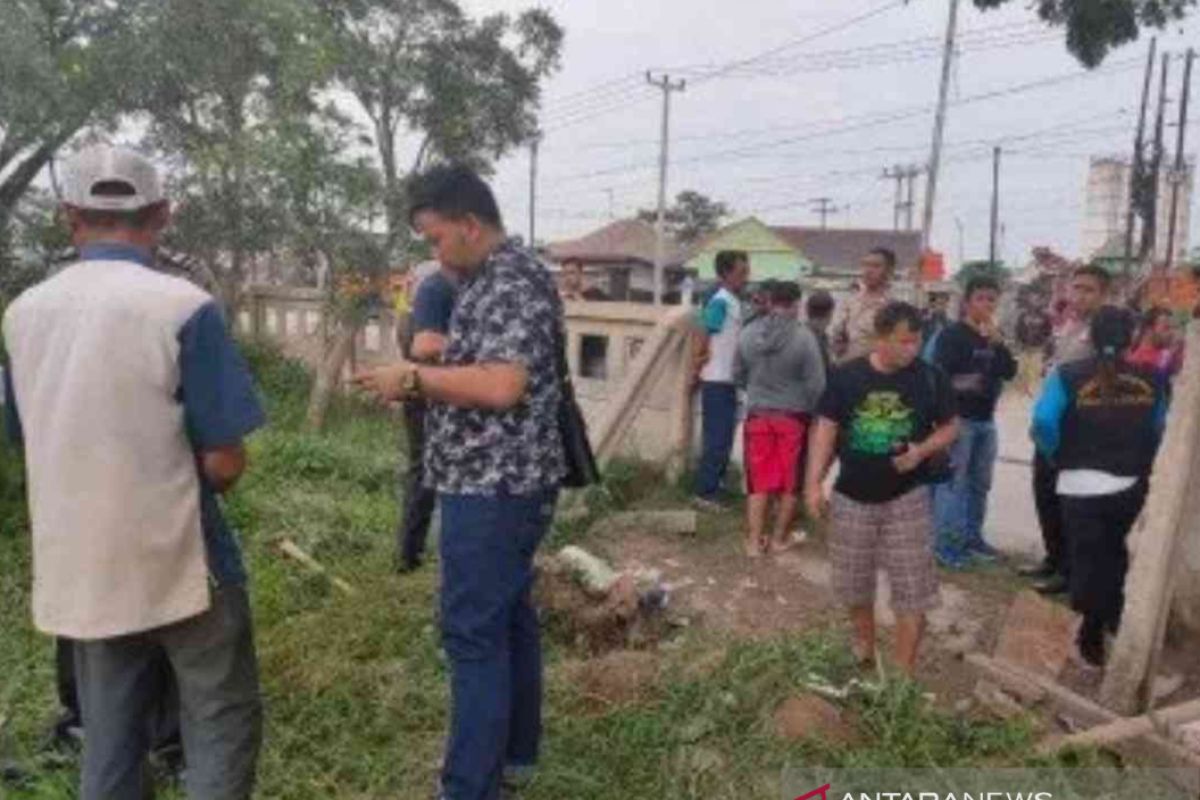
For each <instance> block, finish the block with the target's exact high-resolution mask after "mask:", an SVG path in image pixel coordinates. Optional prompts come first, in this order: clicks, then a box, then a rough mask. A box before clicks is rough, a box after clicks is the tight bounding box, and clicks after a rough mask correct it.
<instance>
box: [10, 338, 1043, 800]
mask: <svg viewBox="0 0 1200 800" xmlns="http://www.w3.org/2000/svg"><path fill="white" fill-rule="evenodd" d="M248 355H249V357H250V361H251V363H252V365H253V367H254V369H255V372H256V375H257V377H258V380H259V382H260V385H261V386H262V389H263V392H264V394H265V396H266V398H267V401H268V407H269V414H270V418H271V420H272V422H271V425H270V427H269V428H267V429H266V430H264V431H262V432H261V433H259V434H257V435H256V436H255V437H254V438H253V440H252V441H251V443H250V449H251V463H252V465H251V469H250V471H249V472H248V474H247V476H246V478H245V480H244V481H243V483H242V484H241V485H240V486H239V488H238V489H237V491H236V492H235V494H234V495H233V496H232V497H231V498H230V499H229V503H228V510H229V516H230V518H231V520H232V521H233V523H234V524H235V526H236V527H237V528H238V530H239V531H240V532H241V536H242V542H243V546H244V550H245V553H246V557H247V561H248V566H249V570H250V573H251V575H252V585H251V592H252V598H253V603H254V610H255V621H256V626H257V641H258V649H259V655H260V660H261V669H262V675H263V683H264V690H265V694H266V706H267V719H268V724H267V733H266V744H265V749H264V752H263V756H262V760H261V764H260V770H259V774H260V784H259V786H260V789H259V796H260V797H264V798H285V799H286V800H307V799H308V798H312V799H313V800H316V799H317V798H322V799H324V798H355V799H356V800H359V799H364V798H384V797H387V798H396V797H400V798H416V799H418V800H419V799H420V798H424V797H426V796H428V795H429V793H430V791H431V788H432V785H433V776H434V773H435V770H436V767H437V764H438V761H439V758H440V755H441V748H442V740H443V736H444V726H445V715H446V708H447V703H448V697H447V689H446V667H445V662H444V660H443V657H442V655H441V652H440V649H439V646H438V639H437V633H436V629H435V623H434V615H433V603H434V599H435V575H434V570H433V569H426V570H425V571H423V572H420V573H417V574H415V575H408V576H397V575H395V574H394V573H393V572H392V569H391V554H392V539H391V537H392V531H393V528H394V525H395V520H396V513H397V505H396V498H395V496H394V486H395V472H396V463H395V462H396V454H397V452H398V428H397V421H396V419H395V418H393V417H392V416H391V415H389V414H387V413H384V412H381V411H379V410H376V409H372V408H368V407H366V406H363V405H360V404H358V403H356V402H355V401H353V400H352V399H347V398H340V399H338V400H337V401H335V403H334V404H333V407H332V408H331V410H330V416H329V421H328V426H327V429H326V430H325V431H324V432H323V433H321V434H312V433H307V432H304V431H302V430H301V425H300V422H301V420H302V418H303V412H304V403H305V398H306V393H307V389H308V376H307V375H306V373H305V372H304V370H303V369H302V368H300V367H298V366H296V365H294V364H291V363H289V362H286V361H284V360H282V359H280V358H278V357H277V356H275V355H274V354H272V353H271V352H270V351H268V350H265V349H262V348H259V347H250V348H248ZM0 478H2V479H3V484H0V503H3V506H2V507H0V676H2V677H0V719H2V720H4V721H3V722H0V761H4V760H9V761H11V762H12V763H15V764H18V765H20V766H21V767H22V768H24V769H26V770H28V771H29V772H31V773H32V777H31V780H30V781H29V782H28V783H27V784H25V785H24V786H23V787H21V788H8V789H5V788H4V787H0V795H2V796H6V797H14V798H39V799H40V798H69V797H72V796H73V791H74V790H73V788H72V787H73V784H74V780H75V772H74V764H72V763H67V764H65V765H58V766H55V765H54V764H53V763H50V762H49V761H48V760H47V759H46V758H45V757H44V756H43V755H42V754H41V753H40V752H39V747H40V744H41V742H42V737H43V736H44V732H45V727H46V724H47V722H48V721H49V720H50V719H51V718H52V717H53V716H54V714H55V712H56V703H55V699H54V688H53V687H54V682H53V674H52V657H51V656H52V651H51V644H50V641H49V640H48V639H46V638H45V637H43V636H41V635H39V634H37V633H36V632H35V631H34V630H33V629H32V626H31V624H30V618H29V608H28V588H29V585H30V563H29V545H28V536H27V521H26V518H25V511H24V506H23V499H22V498H23V488H22V483H21V481H22V479H21V468H20V463H19V459H18V456H17V454H15V453H13V452H12V451H10V450H4V451H2V452H0ZM684 496H685V492H684V489H683V488H682V486H672V485H670V484H667V483H666V482H664V481H663V480H662V479H661V478H660V477H659V476H657V475H654V474H651V473H650V472H648V471H647V468H646V467H645V466H644V465H635V464H624V465H617V466H616V467H614V469H613V471H612V473H611V474H610V477H609V480H608V482H607V484H606V486H605V488H604V489H596V490H593V491H592V493H591V496H590V497H589V499H588V508H589V514H588V517H587V518H585V519H582V520H578V521H576V522H574V523H571V524H569V525H562V526H560V527H559V528H558V529H556V531H555V533H554V537H553V539H554V542H553V543H555V544H561V543H563V542H565V541H569V540H578V539H580V538H582V537H584V536H585V531H586V529H587V527H588V524H589V522H590V521H592V520H594V519H595V518H597V517H599V516H602V515H603V514H605V513H609V512H611V511H613V510H615V509H618V508H621V507H625V506H627V505H629V504H630V503H641V504H648V505H655V504H667V503H670V502H675V501H678V500H679V499H682V498H683V497H684ZM281 535H286V536H289V537H291V538H293V539H294V540H295V541H296V542H297V543H299V544H300V545H301V546H302V547H303V548H305V549H306V550H308V551H309V552H310V553H312V554H313V555H314V556H315V557H316V558H317V559H318V560H320V561H321V562H322V563H323V564H324V565H325V566H326V567H327V568H328V569H329V570H330V571H331V572H332V573H333V574H335V575H337V576H338V577H341V578H343V579H344V580H346V581H348V582H349V583H350V584H352V585H353V586H354V587H355V589H356V594H355V595H354V596H352V597H347V596H345V595H343V594H341V593H340V592H338V591H337V590H336V589H334V588H333V587H332V586H331V584H330V583H329V581H328V580H327V579H326V578H324V577H319V576H313V575H310V574H308V573H306V572H305V571H303V570H302V569H301V568H299V567H297V566H296V565H294V564H292V563H290V562H288V561H286V560H283V559H281V558H280V557H279V556H278V555H277V554H276V552H275V551H274V549H273V548H272V546H271V543H272V541H273V540H274V539H275V538H276V537H278V536H281ZM711 535H718V534H716V533H713V534H711ZM548 645H549V652H548V662H549V667H548V688H547V693H548V702H547V729H546V739H545V743H546V747H545V757H544V760H543V764H542V769H541V771H540V773H539V776H538V778H537V780H536V782H535V783H534V784H533V785H532V786H531V787H529V788H528V789H527V790H526V791H525V792H524V793H523V794H522V797H523V798H525V800H562V798H567V797H570V798H572V799H573V800H593V799H594V800H600V799H601V798H604V799H605V800H607V799H608V798H615V797H628V798H706V799H712V798H716V799H717V800H734V798H738V800H742V799H743V798H775V797H778V796H779V779H780V773H781V771H782V769H783V768H784V767H785V766H787V765H789V764H793V765H800V764H808V765H818V764H819V765H823V766H868V765H869V766H932V765H938V766H951V765H966V764H980V763H995V764H1008V765H1016V764H1019V763H1022V762H1024V761H1026V760H1027V759H1028V758H1029V753H1030V750H1031V743H1032V733H1031V731H1030V729H1029V728H1028V726H1027V725H1026V724H1025V723H1023V722H1020V721H1017V722H1011V723H1006V724H983V723H978V722H968V721H966V720H963V719H960V718H956V717H952V716H947V715H944V714H941V713H938V712H936V711H934V710H932V709H931V708H930V707H929V706H928V704H927V703H926V702H925V701H924V700H923V698H922V697H921V694H920V691H919V690H918V689H917V688H916V687H914V686H911V685H906V684H896V685H894V686H889V687H888V689H887V690H886V691H885V692H883V693H882V694H881V695H879V696H878V697H874V698H859V699H856V700H854V701H852V702H851V703H850V707H849V708H848V709H847V711H848V713H849V714H850V715H851V716H852V718H853V719H854V720H855V722H854V724H855V725H856V727H857V728H858V731H859V734H860V737H859V738H860V743H859V745H857V746H855V747H852V748H846V747H836V746H833V745H831V744H829V743H824V742H821V741H812V740H810V741H804V742H800V743H788V742H784V741H782V740H780V739H778V738H777V737H776V736H775V735H774V734H773V732H772V726H771V715H772V713H773V711H774V709H775V708H776V707H777V706H778V704H779V703H780V702H781V701H782V700H783V699H785V698H786V697H788V696H789V695H791V694H794V693H796V692H797V691H798V686H799V685H800V683H801V681H802V680H804V679H805V676H807V675H809V674H810V673H817V674H819V675H822V676H824V677H826V678H828V679H829V680H834V681H837V680H841V679H843V678H845V677H847V676H848V675H849V674H850V672H849V670H850V668H851V667H850V664H849V662H848V660H847V655H846V651H845V648H844V646H843V645H842V643H841V642H840V641H839V640H838V639H837V637H836V636H834V635H832V634H830V633H828V632H822V631H815V632H813V633H812V634H811V635H806V636H804V637H786V638H778V639H771V640H757V641H754V642H736V641H735V642H727V641H720V640H717V639H715V638H714V637H713V636H712V635H711V634H708V633H706V632H704V631H703V630H694V631H689V632H687V633H686V634H685V635H683V636H681V637H680V638H678V639H676V640H673V641H671V642H670V643H669V645H668V646H665V647H663V648H662V650H661V653H660V658H661V673H660V674H661V677H660V679H659V680H657V681H656V682H655V683H654V684H653V686H652V687H651V688H650V689H649V690H648V691H647V692H646V693H645V694H644V695H643V696H642V699H640V700H639V701H637V702H632V703H628V704H624V705H614V706H605V707H602V708H600V710H597V709H596V708H595V705H594V703H590V702H589V700H588V698H586V697H584V696H583V695H582V693H581V692H582V690H581V689H580V687H579V686H578V685H577V684H576V683H575V682H573V681H571V680H570V679H569V678H568V677H567V676H566V674H565V670H564V669H562V665H563V663H564V662H565V660H567V659H568V658H571V657H573V656H574V655H575V654H572V653H569V652H567V650H566V649H565V646H564V645H562V644H560V643H557V642H549V643H548ZM702 663H706V664H708V665H709V666H708V667H707V668H705V669H698V668H697V665H698V664H702ZM5 791H7V792H8V793H7V794H4V792H5ZM168 796H172V797H177V796H179V795H178V793H168Z"/></svg>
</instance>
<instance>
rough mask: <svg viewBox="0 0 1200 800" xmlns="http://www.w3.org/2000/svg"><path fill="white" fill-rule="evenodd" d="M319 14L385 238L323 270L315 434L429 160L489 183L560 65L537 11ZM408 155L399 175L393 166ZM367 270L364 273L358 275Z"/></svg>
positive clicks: (558, 35)
mask: <svg viewBox="0 0 1200 800" xmlns="http://www.w3.org/2000/svg"><path fill="white" fill-rule="evenodd" d="M322 8H323V10H324V12H325V17H326V19H327V20H328V22H329V24H330V26H331V28H332V30H333V32H334V41H335V43H336V44H335V57H334V59H333V61H334V63H335V64H336V67H335V74H336V78H337V81H338V83H339V84H340V85H341V86H342V87H344V88H345V89H347V90H348V91H349V92H350V94H351V96H353V97H354V98H355V100H356V102H357V104H358V106H359V107H360V109H361V110H362V112H363V113H364V114H365V115H366V116H367V118H368V119H369V120H370V122H371V135H370V136H365V137H362V140H361V141H362V143H363V144H367V145H373V146H374V147H375V148H376V151H377V154H378V158H379V167H380V173H379V180H380V183H381V187H382V191H381V197H382V206H383V211H384V214H383V216H384V229H385V233H384V236H383V237H382V241H380V240H379V239H378V238H377V237H372V236H370V235H363V234H358V235H352V236H350V237H349V238H345V237H343V238H344V240H345V241H346V242H347V243H348V245H349V246H348V247H344V248H342V249H341V250H340V251H339V252H338V253H336V254H334V255H333V257H331V258H330V259H329V263H330V265H331V267H332V275H331V283H330V286H331V295H330V304H329V307H330V309H331V312H332V313H333V314H334V316H335V318H336V319H337V322H338V326H337V330H336V332H335V334H334V335H333V337H332V338H331V339H330V341H329V342H328V346H327V348H326V352H325V354H324V357H323V359H322V363H321V366H320V368H319V369H318V370H317V376H316V380H315V381H314V383H313V392H312V395H311V397H310V398H309V407H308V415H307V421H308V424H309V426H310V427H312V428H320V427H321V424H322V422H323V419H324V413H325V409H326V408H327V407H328V404H329V396H330V394H331V392H332V391H333V387H334V385H335V384H336V379H337V376H338V375H339V374H340V373H341V370H342V367H343V366H344V364H345V361H346V358H347V357H348V356H349V353H350V349H351V347H352V344H353V341H354V337H355V335H356V334H357V331H358V329H359V327H360V326H361V325H362V324H363V322H364V321H365V319H366V317H367V315H368V314H369V313H370V312H371V310H372V309H374V308H377V307H378V306H379V305H380V304H381V302H382V298H381V297H379V292H378V287H379V285H380V282H379V281H378V280H377V278H378V275H377V274H375V275H372V274H371V273H372V272H374V273H378V272H380V271H382V270H384V269H386V267H387V266H388V265H389V264H392V263H394V260H395V259H397V258H403V257H405V256H411V255H413V251H412V248H411V243H410V241H409V238H410V237H409V226H408V213H407V209H406V208H405V198H404V188H405V185H406V183H407V180H408V178H409V176H410V175H412V174H414V173H416V172H418V171H420V170H422V169H424V168H425V167H426V166H428V165H429V164H431V163H434V162H437V161H457V162H462V163H466V164H469V165H471V166H474V167H475V168H476V169H479V170H480V171H481V172H485V173H486V172H489V171H490V169H491V166H492V164H493V162H494V161H495V160H496V159H497V158H499V157H500V156H502V155H503V154H504V153H505V152H507V151H508V150H510V149H512V148H513V147H516V146H518V145H520V144H522V143H523V142H525V141H528V140H529V138H530V137H531V136H532V135H533V133H534V130H535V128H536V119H535V116H534V110H535V109H536V107H537V103H538V100H539V99H540V96H541V81H542V80H543V79H544V78H545V77H546V76H548V75H549V74H550V73H551V72H552V71H553V70H555V69H556V68H557V66H558V59H559V53H560V51H561V48H562V36H563V34H562V29H561V28H559V27H558V25H557V23H555V22H554V20H553V18H552V17H551V16H550V15H549V14H548V13H546V12H543V11H526V12H524V13H523V14H521V15H519V16H518V17H516V18H515V19H513V18H510V17H509V16H507V15H504V14H497V15H493V16H490V17H486V18H484V19H483V20H481V21H479V22H475V21H473V20H471V19H469V18H468V17H467V16H466V15H465V14H464V13H463V12H462V10H461V9H460V8H459V6H458V5H457V3H455V2H454V1H453V0H350V1H349V2H347V0H336V2H335V0H329V2H326V3H323V4H322ZM405 152H411V153H412V160H411V162H409V164H408V166H407V167H402V166H401V155H402V153H405ZM368 262H371V263H372V264H373V268H369V269H367V270H366V271H365V274H364V270H363V267H364V265H365V264H367V263H368Z"/></svg>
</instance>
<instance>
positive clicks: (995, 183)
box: [988, 146, 1000, 266]
mask: <svg viewBox="0 0 1200 800" xmlns="http://www.w3.org/2000/svg"><path fill="white" fill-rule="evenodd" d="M999 233H1000V147H999V146H997V147H996V148H995V149H993V150H992V233H991V237H990V238H989V240H988V261H990V262H991V264H992V266H995V265H996V236H997V235H998V234H999Z"/></svg>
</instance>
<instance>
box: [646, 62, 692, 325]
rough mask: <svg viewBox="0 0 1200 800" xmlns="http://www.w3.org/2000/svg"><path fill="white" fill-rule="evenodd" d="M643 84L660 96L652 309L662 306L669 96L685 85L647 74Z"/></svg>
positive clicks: (665, 258)
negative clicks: (649, 86)
mask: <svg viewBox="0 0 1200 800" xmlns="http://www.w3.org/2000/svg"><path fill="white" fill-rule="evenodd" d="M646 82H647V83H649V84H650V85H651V86H653V87H655V88H657V89H661V90H662V93H663V106H662V133H661V140H660V142H659V152H658V217H657V219H656V221H655V225H654V305H656V306H657V305H662V296H663V269H664V267H665V262H666V260H667V240H666V236H667V229H666V216H667V148H668V144H669V140H670V130H671V92H682V91H683V90H684V89H685V88H687V81H679V82H678V83H672V82H671V76H670V75H663V76H662V77H661V78H659V79H657V80H655V78H654V77H653V76H652V75H651V74H650V73H649V72H647V73H646Z"/></svg>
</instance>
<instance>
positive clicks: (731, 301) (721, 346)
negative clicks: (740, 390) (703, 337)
mask: <svg viewBox="0 0 1200 800" xmlns="http://www.w3.org/2000/svg"><path fill="white" fill-rule="evenodd" d="M702 317H703V318H702V320H701V322H702V324H703V325H704V330H705V331H707V333H708V350H709V358H708V363H707V364H705V365H704V369H703V371H701V373H700V380H702V381H704V382H705V383H733V365H734V359H736V358H737V349H738V337H739V336H741V333H742V301H741V300H739V299H738V298H737V296H736V295H735V294H734V293H733V292H731V291H729V290H728V289H726V288H725V287H723V286H722V287H721V288H720V289H718V290H717V292H716V294H714V295H713V296H712V299H710V300H709V301H708V304H707V305H705V306H704V312H703V314H702Z"/></svg>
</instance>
